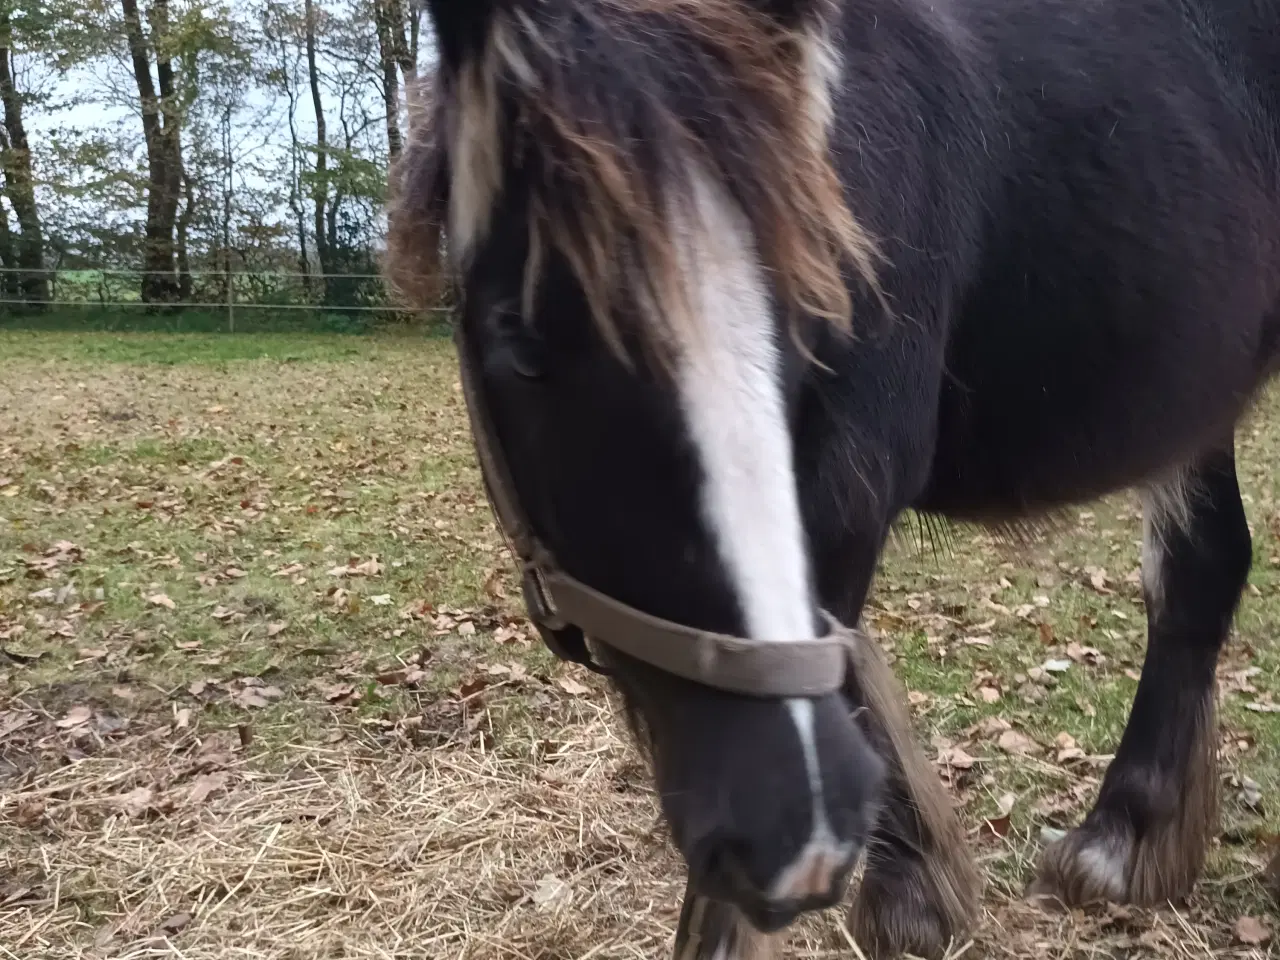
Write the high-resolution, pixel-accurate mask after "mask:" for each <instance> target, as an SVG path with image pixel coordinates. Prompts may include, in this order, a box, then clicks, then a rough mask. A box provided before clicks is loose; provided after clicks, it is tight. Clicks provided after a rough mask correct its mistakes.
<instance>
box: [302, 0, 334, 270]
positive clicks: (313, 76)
mask: <svg viewBox="0 0 1280 960" xmlns="http://www.w3.org/2000/svg"><path fill="white" fill-rule="evenodd" d="M303 10H304V12H305V14H306V43H307V79H308V81H309V82H310V84H311V105H312V107H313V108H314V109H315V114H316V177H315V184H314V186H313V187H312V197H313V199H314V200H315V207H316V209H315V236H316V259H317V260H319V261H320V284H321V291H322V293H323V291H324V290H325V288H326V286H327V284H326V283H325V280H324V276H325V274H327V273H329V272H330V271H329V261H330V254H329V251H330V246H329V242H328V235H327V231H326V229H325V228H326V224H327V222H328V220H329V216H328V215H327V214H328V211H326V207H327V205H328V200H329V175H328V165H329V158H328V150H329V144H328V140H327V135H326V132H325V123H324V99H323V98H322V97H321V96H320V72H319V70H318V69H317V68H316V8H315V4H314V2H313V0H303Z"/></svg>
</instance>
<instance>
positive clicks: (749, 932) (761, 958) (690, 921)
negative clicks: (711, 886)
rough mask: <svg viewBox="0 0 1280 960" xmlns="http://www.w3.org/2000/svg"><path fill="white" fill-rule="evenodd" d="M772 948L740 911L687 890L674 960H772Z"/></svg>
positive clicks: (677, 933)
mask: <svg viewBox="0 0 1280 960" xmlns="http://www.w3.org/2000/svg"><path fill="white" fill-rule="evenodd" d="M773 944H774V938H773V937H771V936H770V935H769V934H766V933H761V932H760V931H759V930H757V929H755V927H753V926H751V924H750V923H748V922H747V918H746V917H745V916H743V914H742V913H741V911H739V910H738V908H737V907H734V906H732V905H731V904H728V903H724V902H722V901H719V900H712V899H710V898H709V897H704V896H702V895H701V894H697V893H694V892H693V888H692V887H690V886H688V885H686V886H685V891H684V905H683V906H682V907H681V908H680V923H679V925H678V926H677V927H676V939H675V948H674V950H673V952H672V957H673V960H770V958H771V957H772V956H773V955H774V951H773V949H772V947H773Z"/></svg>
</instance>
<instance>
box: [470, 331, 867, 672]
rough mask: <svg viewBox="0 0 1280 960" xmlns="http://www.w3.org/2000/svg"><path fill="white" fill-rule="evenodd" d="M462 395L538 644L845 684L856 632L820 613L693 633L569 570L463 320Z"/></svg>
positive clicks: (573, 657)
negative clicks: (776, 635) (794, 630)
mask: <svg viewBox="0 0 1280 960" xmlns="http://www.w3.org/2000/svg"><path fill="white" fill-rule="evenodd" d="M454 342H455V344H456V346H457V353H458V366H459V372H460V375H461V380H462V393H463V397H464V400H465V402H466V406H467V415H468V417H469V418H470V421H471V436H472V440H473V442H474V444H475V450H476V458H477V460H478V461H479V463H480V474H481V477H482V478H483V480H484V487H485V493H486V494H487V496H488V500H489V505H490V507H491V508H492V510H493V512H494V515H495V517H496V519H497V524H498V529H499V530H500V531H502V533H503V534H504V535H505V536H506V538H507V540H508V542H509V543H510V545H511V548H512V552H513V553H514V554H515V556H516V560H517V563H518V564H519V567H520V573H521V578H522V581H523V588H524V600H525V607H526V608H527V610H528V613H529V618H530V619H531V620H532V621H533V623H534V625H535V626H536V627H537V628H538V632H539V633H540V634H541V635H542V640H543V642H544V643H545V644H546V645H547V647H548V648H549V649H550V650H551V652H552V653H554V654H555V655H556V656H557V657H559V658H560V659H562V660H567V661H571V662H574V663H580V664H583V665H584V666H586V667H588V668H589V669H591V670H594V671H596V672H597V673H607V671H606V670H605V669H604V668H602V667H601V666H600V665H599V664H598V663H597V662H596V661H595V659H594V658H593V657H592V656H591V652H590V651H589V650H588V648H587V638H588V637H590V638H591V639H592V640H593V641H596V642H599V643H603V644H605V645H606V646H608V647H611V648H613V649H615V650H618V651H621V652H622V653H624V654H627V655H628V656H631V657H634V658H635V659H637V660H641V661H643V662H645V663H647V664H649V665H650V666H653V667H656V668H658V669H659V670H662V671H664V672H666V673H670V674H674V675H675V676H677V677H682V678H684V679H685V680H691V681H693V682H695V683H700V684H703V685H705V686H708V687H714V688H716V689H718V690H724V691H726V692H729V693H738V694H745V695H749V696H757V697H818V696H823V695H825V694H829V693H834V692H836V691H837V690H839V689H841V687H842V686H843V685H844V675H845V669H846V666H847V664H848V663H849V661H850V653H851V645H852V644H853V643H854V642H856V640H857V637H856V635H855V634H854V632H853V631H851V630H850V629H849V628H847V627H845V626H844V625H842V624H840V623H839V622H838V621H836V619H835V618H834V617H832V616H830V615H829V614H824V615H825V616H826V619H827V623H828V627H829V630H828V633H827V635H826V636H825V637H821V638H818V639H805V640H789V641H772V642H770V641H762V640H748V639H745V638H742V637H732V636H727V635H725V634H719V633H711V632H708V631H705V630H697V629H695V628H693V627H688V626H685V625H683V624H679V623H673V622H671V621H670V620H663V619H662V618H660V617H655V616H652V615H651V614H647V613H644V612H643V611H641V610H637V609H635V608H634V607H631V606H628V605H627V604H624V603H621V602H619V601H617V600H614V599H613V598H612V597H608V596H605V595H604V594H602V593H600V592H599V591H597V590H593V589H592V588H591V587H589V586H587V585H586V584H585V583H582V582H581V581H579V580H576V579H574V578H573V577H571V576H569V575H568V574H567V573H565V572H564V570H562V569H561V568H560V565H559V564H557V563H556V560H555V557H554V556H553V555H552V553H551V551H550V550H548V549H547V547H546V546H545V545H544V544H543V543H542V542H541V541H539V540H538V538H537V536H536V535H535V534H534V533H533V528H532V527H531V526H530V525H529V524H528V523H527V522H526V520H525V515H524V512H523V511H522V510H521V509H520V505H519V502H518V501H517V499H516V496H515V487H514V486H513V485H512V482H511V474H510V472H509V471H508V469H507V465H506V461H505V459H504V458H503V456H502V452H501V449H500V446H499V444H498V442H497V436H496V434H495V433H494V431H493V423H492V420H490V418H489V413H488V409H487V408H486V406H485V404H484V400H483V398H482V395H481V391H480V390H479V389H478V387H477V383H476V379H477V378H476V376H475V372H474V371H473V370H472V369H471V360H470V357H469V355H468V352H467V344H466V339H465V336H464V334H463V331H462V324H461V323H456V324H455V327H454Z"/></svg>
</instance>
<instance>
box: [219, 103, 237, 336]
mask: <svg viewBox="0 0 1280 960" xmlns="http://www.w3.org/2000/svg"><path fill="white" fill-rule="evenodd" d="M222 154H223V159H224V161H225V163H226V170H225V172H224V174H223V179H222V269H223V271H224V273H225V274H226V276H225V278H224V279H225V283H226V286H225V288H224V294H225V295H224V299H225V300H226V303H227V326H228V328H229V329H230V330H231V331H232V332H233V333H234V332H235V328H236V327H235V323H236V319H235V297H236V289H235V277H233V276H232V274H231V201H232V198H233V196H234V193H235V167H234V158H233V157H232V155H231V105H230V104H228V105H227V109H226V110H225V111H224V112H223V114H222Z"/></svg>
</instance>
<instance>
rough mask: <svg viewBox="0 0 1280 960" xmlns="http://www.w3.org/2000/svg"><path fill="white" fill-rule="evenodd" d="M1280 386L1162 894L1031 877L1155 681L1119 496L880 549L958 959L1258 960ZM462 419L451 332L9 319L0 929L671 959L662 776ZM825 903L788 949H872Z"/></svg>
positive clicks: (1266, 827)
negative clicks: (1241, 600)
mask: <svg viewBox="0 0 1280 960" xmlns="http://www.w3.org/2000/svg"><path fill="white" fill-rule="evenodd" d="M1278 401H1280V398H1275V399H1273V398H1268V399H1267V400H1266V401H1265V402H1264V403H1263V405H1262V407H1261V408H1260V409H1259V411H1258V412H1257V413H1256V415H1255V416H1254V417H1253V418H1252V419H1251V420H1250V421H1249V422H1248V423H1247V424H1245V425H1244V426H1243V427H1242V429H1241V434H1240V449H1241V459H1242V464H1241V472H1242V481H1243V483H1244V485H1245V489H1246V492H1247V504H1246V505H1247V509H1248V510H1249V514H1250V520H1251V523H1252V525H1253V529H1254V534H1255V558H1254V560H1255V563H1254V571H1253V576H1252V582H1251V586H1250V589H1249V593H1248V596H1247V598H1246V601H1245V604H1244V607H1243V609H1242V612H1241V614H1240V617H1239V619H1238V626H1237V631H1236V636H1235V638H1234V639H1233V642H1232V644H1231V646H1230V650H1229V655H1228V656H1227V658H1226V660H1225V661H1224V663H1223V665H1222V668H1221V670H1220V674H1219V687H1220V694H1221V704H1222V740H1221V756H1222V791H1223V798H1224V806H1223V823H1222V832H1221V835H1220V837H1219V841H1218V843H1217V844H1216V845H1215V848H1214V850H1213V852H1212V855H1211V862H1210V867H1209V870H1208V874H1207V876H1206V877H1205V879H1204V881H1203V882H1202V884H1201V885H1200V887H1199V889H1198V891H1197V893H1196V894H1195V895H1194V896H1193V897H1192V898H1191V900H1190V901H1189V902H1188V903H1186V904H1182V905H1179V906H1177V907H1176V908H1168V909H1165V910H1161V911H1143V910H1136V909H1112V910H1103V911H1090V912H1075V913H1070V914H1062V915H1047V914H1043V913H1041V912H1039V911H1037V910H1035V909H1033V908H1032V907H1030V906H1029V905H1027V904H1025V903H1024V902H1023V901H1022V899H1021V894H1022V889H1023V885H1024V884H1025V883H1026V881H1027V880H1028V879H1029V876H1030V868H1031V864H1032V863H1033V862H1034V859H1035V856H1036V854H1037V851H1038V850H1039V848H1040V846H1041V844H1042V842H1043V838H1044V836H1045V835H1046V833H1045V832H1046V831H1052V830H1054V829H1061V828H1063V827H1065V826H1069V825H1071V824H1072V823H1074V822H1076V821H1077V820H1078V819H1079V817H1080V816H1081V815H1082V813H1083V811H1084V810H1085V809H1086V808H1087V805H1088V803H1089V802H1090V801H1091V800H1092V797H1093V795H1094V793H1095V791H1096V787H1097V784H1098V782H1099V779H1100V776H1101V774H1102V772H1103V770H1104V769H1105V765H1106V762H1107V760H1108V755H1109V753H1110V751H1111V750H1112V749H1113V748H1114V744H1115V742H1116V739H1117V737H1118V735H1119V732H1120V730H1121V728H1122V725H1123V721H1124V717H1125V714H1126V711H1127V709H1128V703H1129V700H1130V697H1131V696H1132V694H1133V691H1134V688H1135V681H1136V677H1137V670H1138V669H1139V668H1140V665H1141V662H1142V649H1143V634H1144V613H1143V607H1142V602H1141V597H1140V594H1139V589H1138V585H1137V555H1138V538H1139V527H1140V524H1139V519H1138V514H1137V509H1136V502H1135V501H1134V499H1133V498H1131V497H1129V496H1127V495H1126V496H1119V497H1115V498H1112V499H1110V500H1108V501H1106V502H1103V503H1099V504H1091V505H1088V506H1086V507H1082V508H1080V509H1077V510H1075V511H1072V512H1071V513H1070V514H1069V515H1068V516H1067V517H1066V518H1065V519H1064V521H1063V522H1062V523H1061V524H1060V528H1059V529H1057V530H1056V531H1054V532H1052V533H1051V534H1045V535H1044V536H1043V537H1042V538H1039V539H1034V540H1032V541H1030V542H1028V543H1025V544H1020V545H1010V544H1003V543H999V542H997V541H996V540H994V539H993V538H992V537H990V536H988V535H986V534H984V533H981V532H979V531H974V530H970V529H964V528H956V529H952V530H951V531H949V533H948V534H947V535H946V536H945V537H943V538H941V539H940V540H938V541H937V542H930V541H928V540H926V541H925V542H924V543H921V542H919V539H918V538H917V537H916V535H915V533H914V532H913V528H911V527H909V526H908V527H907V528H905V529H904V532H903V534H902V536H901V537H900V538H899V539H898V540H897V541H896V542H895V543H894V544H893V546H892V549H891V550H890V551H889V553H888V555H887V556H886V558H885V561H884V565H883V570H882V574H881V577H880V580H879V582H878V584H877V588H876V592H875V596H874V599H873V604H872V606H871V608H870V610H869V611H868V620H869V623H870V625H871V626H872V627H873V628H874V630H875V633H876V636H877V637H878V639H879V640H880V641H881V643H882V645H883V646H884V647H885V648H886V649H888V650H889V651H890V653H891V654H892V656H893V658H894V661H895V665H896V668H897V669H898V670H899V672H900V675H901V676H902V677H903V679H904V681H905V682H906V684H907V686H908V688H909V689H910V691H911V703H912V708H913V712H914V716H915V719H916V722H917V730H918V734H919V737H920V738H921V740H922V742H924V743H925V744H926V745H927V749H928V751H929V753H930V755H932V756H936V757H937V758H938V771H939V775H940V776H941V777H943V778H944V779H945V781H946V782H947V783H948V784H949V785H950V787H951V789H952V792H953V794H954V796H955V798H956V802H957V803H958V804H959V805H960V807H961V810H962V813H963V816H964V820H965V823H966V826H967V827H968V828H969V830H970V837H971V842H972V845H973V849H974V850H975V852H976V854H977V855H978V856H979V857H980V859H981V861H982V864H983V868H984V871H985V873H986V875H987V877H988V879H989V888H988V892H987V897H986V908H987V909H986V917H985V920H984V923H983V925H982V928H981V929H980V930H979V931H978V934H977V936H976V938H975V940H974V942H973V943H971V944H958V945H957V950H956V955H957V956H958V955H961V954H963V955H964V956H966V957H972V958H980V957H993V958H1022V960H1027V958H1033V957H1034V958H1037V960H1047V958H1068V957H1070V958H1077V957H1079V958H1084V957H1114V958H1140V957H1141V958H1147V957H1150V958H1200V957H1261V956H1268V955H1270V954H1269V952H1268V951H1270V950H1272V949H1273V948H1272V946H1271V943H1270V941H1269V933H1270V930H1271V928H1272V927H1273V926H1274V925H1275V923H1276V922H1277V911H1276V907H1275V906H1274V905H1273V904H1272V902H1271V900H1270V899H1269V897H1268V895H1267V892H1266V890H1265V889H1264V885H1263V883H1262V881H1261V878H1260V876H1259V873H1260V870H1261V867H1262V866H1263V865H1264V864H1265V862H1266V859H1267V856H1268V853H1269V848H1270V845H1271V843H1272V842H1273V838H1274V836H1275V834H1276V831H1277V826H1278V825H1280V799H1277V798H1278V796H1280V795H1278V793H1277V788H1278V787H1280V737H1278V736H1277V734H1278V733H1280V718H1278V716H1277V714H1278V713H1280V696H1278V695H1280V679H1278V678H1280V673H1278V671H1277V667H1278V666H1280V650H1278V648H1277V644H1276V643H1275V642H1274V641H1273V639H1272V637H1273V633H1274V628H1275V626H1276V625H1277V624H1280V592H1278V591H1280V556H1278V554H1280V543H1277V540H1276V538H1275V536H1274V535H1273V530H1280V507H1278V505H1277V486H1276V481H1275V479H1274V477H1273V470H1272V464H1273V463H1275V462H1276V457H1277V452H1278V451H1280V405H1278ZM469 443H470V441H469V436H468V433H467V429H466V415H465V411H464V410H463V407H462V403H461V397H460V394H459V390H458V386H457V382H456V375H455V366H454V362H453V357H452V353H451V346H450V345H449V343H448V342H447V341H446V340H442V339H434V340H433V339H426V338H409V337H404V338H364V337H340V336H328V337H324V336H316V337H303V336H287V337H286V336H268V335H261V336H235V337H233V336H216V335H215V336H199V335H191V336H161V335H110V334H93V335H75V334H68V333H51V332H16V331H15V332H8V333H0V957H5V958H24V960H25V958H51V960H52V958H59V960H61V958H72V957H77V958H79V957H84V958H89V957H93V958H104V960H105V958H121V960H123V958H140V957H162V956H163V957H182V958H192V960H196V958H199V960H206V958H207V960H212V958H219V960H222V958H228V960H240V958H244V960H248V958H254V960H257V958H280V960H320V958H325V960H331V958H347V957H352V958H355V957H359V958H375V957H376V958H392V957H394V958H401V957H403V958H410V957H412V958H436V957H439V958H467V960H480V958H491V957H492V958H499V957H500V958H528V960H539V958H541V960H551V958H564V960H568V958H584V960H585V958H587V957H591V958H614V957H617V958H624V957H626V958H658V960H666V957H667V951H668V950H669V943H670V937H671V934H672V932H673V926H674V923H675V919H676V916H677V912H678V905H679V904H678V897H679V895H680V892H681V890H682V887H683V881H682V876H681V870H680V868H679V863H678V861H677V860H676V858H675V857H673V855H672V854H671V853H670V851H669V850H668V848H667V847H666V845H665V839H664V836H663V831H662V828H661V825H660V824H659V822H658V818H657V808H656V804H655V802H654V798H653V796H652V795H651V792H650V789H649V785H648V779H647V773H646V771H645V770H644V768H643V767H642V766H641V765H640V764H639V763H638V762H637V758H636V756H635V755H634V754H633V752H632V751H631V750H630V748H629V747H628V746H627V745H626V743H625V741H624V740H623V739H622V738H621V736H620V734H621V730H620V725H619V723H617V722H616V721H615V719H614V717H613V716H612V715H611V714H610V712H609V710H608V707H607V705H606V702H605V699H604V696H603V690H602V688H601V686H600V684H599V682H598V681H597V680H596V678H595V677H593V676H591V675H590V674H587V673H585V672H583V671H581V670H579V669H577V668H571V667H568V666H565V665H562V664H560V663H558V662H556V661H554V660H553V659H552V658H551V657H550V656H549V655H548V654H547V653H546V652H545V651H543V649H542V648H541V647H540V645H539V644H538V643H537V642H535V641H534V640H533V639H532V638H531V636H530V630H529V627H528V625H527V623H526V622H525V621H524V619H523V618H522V616H521V606H520V603H519V590H518V587H517V586H516V585H515V584H514V583H513V582H512V579H511V577H510V568H509V564H508V560H507V558H506V557H505V555H504V552H503V550H502V547H501V545H500V541H499V539H498V537H497V535H496V533H495V532H494V530H493V528H492V525H491V520H490V515H489V513H488V509H487V506H486V505H485V503H484V500H483V497H482V495H481V493H480V487H479V479H478V475H477V472H476V469H475V466H474V462H473V459H472V455H471V449H470V445H469ZM838 921H839V917H838V916H836V915H835V914H834V913H832V914H828V915H824V916H820V917H816V918H811V919H809V920H806V921H805V922H804V923H802V924H801V925H799V926H798V927H797V928H796V929H795V930H794V931H792V935H791V937H790V943H789V945H788V947H787V949H786V951H785V952H784V955H785V956H789V957H811V958H816V957H828V956H829V957H837V956H843V957H848V956H853V954H852V951H851V950H850V948H849V946H848V945H847V943H846V940H845V937H844V935H843V933H842V931H841V930H840V928H839V923H838ZM1258 941H1262V942H1258Z"/></svg>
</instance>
